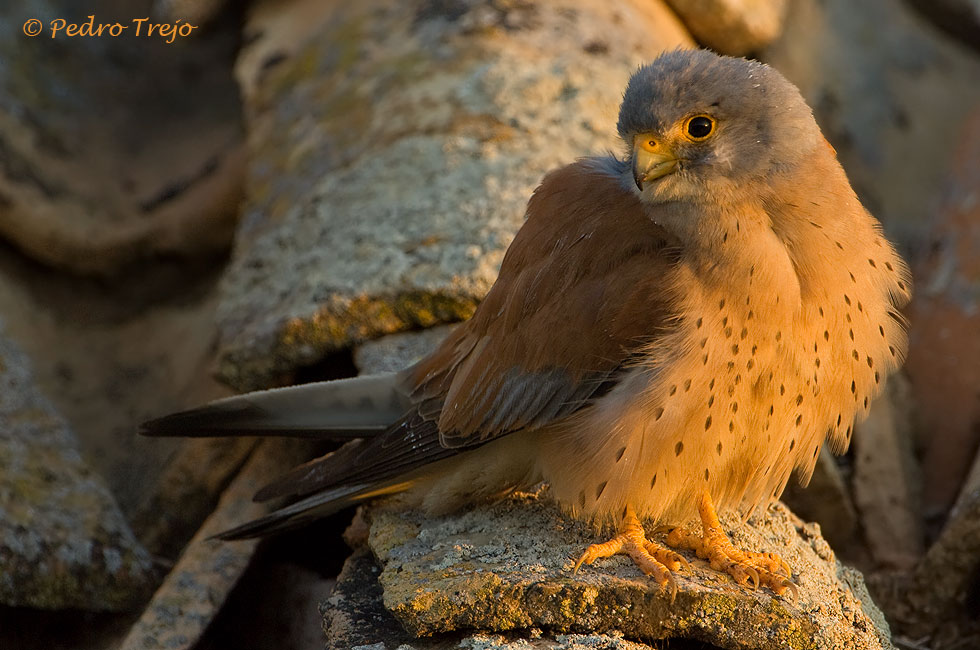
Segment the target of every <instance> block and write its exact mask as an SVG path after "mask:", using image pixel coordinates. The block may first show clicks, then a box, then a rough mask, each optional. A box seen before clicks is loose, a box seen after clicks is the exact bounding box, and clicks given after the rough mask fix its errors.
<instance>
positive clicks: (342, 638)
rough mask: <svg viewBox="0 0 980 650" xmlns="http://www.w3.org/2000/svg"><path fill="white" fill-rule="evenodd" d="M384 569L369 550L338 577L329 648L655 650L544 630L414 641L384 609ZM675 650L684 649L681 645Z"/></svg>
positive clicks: (325, 607)
mask: <svg viewBox="0 0 980 650" xmlns="http://www.w3.org/2000/svg"><path fill="white" fill-rule="evenodd" d="M380 572H381V570H380V569H379V568H378V564H377V562H375V560H374V558H373V557H372V556H371V553H370V552H369V551H368V550H367V549H366V548H361V549H358V550H355V551H354V554H353V555H351V556H350V557H349V558H348V559H347V562H346V563H344V569H343V571H341V573H340V576H339V577H338V578H337V586H336V588H335V589H334V592H333V594H331V596H330V597H329V598H327V599H326V600H325V601H323V602H322V603H320V614H321V616H322V617H323V631H324V633H325V634H326V636H327V644H326V647H327V650H351V648H359V649H360V650H387V649H388V648H392V649H394V648H412V649H413V650H450V649H451V648H460V649H465V650H532V649H534V648H540V649H541V650H545V649H547V650H651V646H648V645H646V644H642V643H633V642H631V641H626V640H624V639H623V638H622V635H618V634H587V635H586V634H559V635H556V636H548V635H545V634H543V633H542V632H541V631H540V630H535V631H531V632H530V633H527V634H520V633H517V634H515V633H510V634H508V635H503V634H479V633H478V634H466V633H460V634H455V635H448V636H447V635H441V636H439V637H437V638H435V639H415V638H414V637H412V636H411V635H410V634H408V632H406V631H405V629H404V628H403V627H402V626H401V625H399V624H398V621H397V620H396V619H395V617H394V616H392V615H391V612H389V611H388V610H386V609H385V608H384V603H383V602H382V593H381V585H379V584H378V574H379V573H380ZM671 647H672V648H675V649H676V650H680V648H679V646H677V645H672V646H671Z"/></svg>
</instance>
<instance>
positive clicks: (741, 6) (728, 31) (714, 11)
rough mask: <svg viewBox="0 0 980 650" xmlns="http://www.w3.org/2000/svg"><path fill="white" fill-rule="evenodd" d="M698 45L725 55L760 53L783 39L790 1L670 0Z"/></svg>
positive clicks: (669, 2)
mask: <svg viewBox="0 0 980 650" xmlns="http://www.w3.org/2000/svg"><path fill="white" fill-rule="evenodd" d="M667 3H668V4H669V5H670V6H671V7H672V8H673V10H674V11H676V12H677V15H679V16H680V17H681V20H683V21H684V24H685V25H686V26H687V28H688V29H689V30H690V31H691V34H692V35H693V36H694V38H696V39H697V41H698V43H700V44H701V45H704V46H705V47H709V48H711V49H712V50H715V51H716V52H719V53H721V54H730V55H732V56H743V55H745V54H749V53H751V52H757V51H758V50H760V49H761V48H763V47H765V46H767V45H769V43H771V42H772V41H773V40H774V39H776V38H777V37H778V36H779V33H780V32H781V31H782V28H783V18H784V17H785V15H786V0H667Z"/></svg>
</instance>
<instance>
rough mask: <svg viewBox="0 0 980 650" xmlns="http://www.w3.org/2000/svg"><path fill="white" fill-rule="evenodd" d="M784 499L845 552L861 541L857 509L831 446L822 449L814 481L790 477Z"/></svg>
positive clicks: (840, 550) (843, 553)
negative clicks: (803, 485)
mask: <svg viewBox="0 0 980 650" xmlns="http://www.w3.org/2000/svg"><path fill="white" fill-rule="evenodd" d="M782 500H783V501H784V502H785V503H786V505H788V506H789V507H790V508H792V510H793V512H795V513H796V514H797V515H799V516H800V517H802V518H803V519H804V520H806V521H815V522H817V523H818V524H820V530H821V533H822V534H823V536H824V537H825V538H826V539H827V541H828V542H830V545H831V546H833V547H834V548H836V549H837V550H838V552H839V553H841V554H842V555H843V556H845V557H846V556H847V552H848V551H850V550H852V547H853V545H854V544H855V543H856V542H857V540H856V538H855V537H856V535H855V534H856V533H857V528H858V515H857V510H855V508H854V500H853V499H852V498H851V493H850V490H849V489H848V487H847V483H846V482H845V481H844V477H843V476H842V475H841V471H840V468H839V467H838V466H837V463H836V461H834V457H833V454H831V452H830V450H829V449H827V448H826V447H824V448H823V451H821V453H820V457H819V458H818V459H817V464H816V466H815V467H814V468H813V476H812V477H811V478H810V483H809V484H808V485H807V486H806V487H801V486H800V484H799V483H797V482H796V481H790V482H789V485H787V486H786V491H785V492H784V493H783V496H782Z"/></svg>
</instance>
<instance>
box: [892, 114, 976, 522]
mask: <svg viewBox="0 0 980 650" xmlns="http://www.w3.org/2000/svg"><path fill="white" fill-rule="evenodd" d="M954 131H956V132H957V134H958V137H959V138H960V139H961V142H960V146H959V147H958V148H957V150H956V152H955V155H954V156H953V157H952V161H951V164H949V165H947V166H948V167H949V168H950V169H951V173H950V177H949V180H948V181H947V183H946V185H945V187H944V188H943V190H942V192H941V193H938V196H940V197H941V200H940V202H939V205H937V206H935V207H934V209H933V210H931V212H932V213H933V214H935V218H933V219H930V220H927V221H928V223H929V224H930V225H931V230H930V232H929V233H928V234H926V235H925V236H924V237H923V241H924V242H925V243H926V244H927V245H928V251H929V254H928V256H926V257H925V258H923V259H921V260H920V262H919V264H917V265H916V266H915V269H914V271H915V276H916V279H917V283H916V293H915V296H914V297H913V299H912V303H911V305H910V306H909V310H908V315H909V321H910V323H911V326H910V328H909V334H910V346H909V358H908V361H907V363H906V364H905V366H906V370H907V372H908V374H909V379H910V381H911V384H912V394H913V395H915V398H916V403H917V409H916V423H917V426H918V429H919V430H920V431H921V432H922V435H921V444H922V446H923V447H924V454H923V473H924V501H925V503H924V506H925V511H926V514H927V515H928V516H929V517H930V518H931V519H934V520H937V519H938V520H940V521H941V520H942V518H943V517H944V516H945V514H946V512H948V510H949V507H950V506H951V505H952V503H953V500H954V499H955V498H956V495H957V493H958V492H959V491H960V489H961V485H962V483H963V480H964V477H965V475H966V473H967V471H968V470H969V467H970V462H971V460H972V457H971V453H970V450H974V449H977V447H978V445H980V399H978V398H977V391H976V387H977V386H980V337H978V336H977V332H980V257H978V256H977V251H978V250H980V102H977V103H975V104H974V107H973V113H972V115H971V116H970V118H969V119H968V120H967V121H966V122H964V123H963V125H962V127H961V128H959V129H954Z"/></svg>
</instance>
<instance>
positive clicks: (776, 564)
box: [667, 492, 798, 597]
mask: <svg viewBox="0 0 980 650" xmlns="http://www.w3.org/2000/svg"><path fill="white" fill-rule="evenodd" d="M698 513H699V514H700V515H701V526H702V528H703V531H702V533H701V535H698V534H697V533H694V532H693V531H691V530H690V529H689V528H684V527H681V528H675V529H674V530H672V531H670V533H669V534H668V535H667V544H668V545H670V546H673V547H675V548H686V549H691V550H693V551H694V552H695V553H697V554H698V557H700V558H704V559H707V560H708V562H709V563H710V564H711V568H712V569H714V570H716V571H724V572H725V573H727V574H728V575H730V576H732V578H734V579H735V582H737V583H738V584H740V585H751V586H752V587H753V588H754V587H758V586H759V585H765V586H767V587H769V588H770V589H772V590H773V591H774V592H775V593H777V594H783V593H785V592H786V591H790V592H792V593H793V596H794V597H795V596H796V595H797V593H798V590H797V588H796V585H795V584H793V582H792V581H791V580H790V578H791V577H792V575H793V573H792V571H791V570H790V567H789V565H788V564H786V562H785V561H784V560H783V559H782V558H781V557H779V556H778V555H776V554H775V553H753V552H751V551H743V550H741V549H739V548H736V547H735V546H734V545H733V544H732V542H731V540H729V539H728V535H726V534H725V531H724V530H722V527H721V522H719V521H718V515H717V514H716V513H715V506H714V504H713V503H712V502H711V497H710V496H709V495H708V493H707V492H705V493H704V494H702V495H701V498H700V499H699V501H698Z"/></svg>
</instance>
